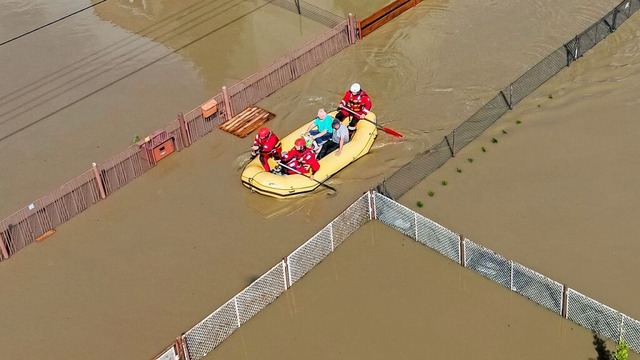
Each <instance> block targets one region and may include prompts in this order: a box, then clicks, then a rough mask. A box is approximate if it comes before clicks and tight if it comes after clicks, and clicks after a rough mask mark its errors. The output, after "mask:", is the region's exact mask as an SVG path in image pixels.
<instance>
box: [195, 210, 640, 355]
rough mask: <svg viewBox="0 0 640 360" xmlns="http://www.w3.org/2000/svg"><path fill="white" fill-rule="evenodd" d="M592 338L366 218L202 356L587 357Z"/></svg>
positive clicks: (573, 325) (609, 345) (609, 344)
mask: <svg viewBox="0 0 640 360" xmlns="http://www.w3.org/2000/svg"><path fill="white" fill-rule="evenodd" d="M592 340H593V339H592V335H591V332H590V331H588V330H587V329H585V328H582V327H580V326H577V325H576V324H574V323H572V322H570V321H567V320H563V319H561V318H560V317H559V316H557V315H555V314H554V313H552V312H550V311H548V310H546V309H544V308H543V307H541V306H538V305H535V304H533V303H532V302H530V301H529V300H527V299H525V298H524V297H521V296H519V295H515V294H513V293H510V292H509V291H507V290H506V289H504V288H502V287H500V285H498V284H496V283H493V282H491V281H489V280H486V279H484V278H483V277H481V276H480V275H478V274H476V273H474V272H472V271H470V270H467V269H464V268H462V267H460V265H458V264H456V263H454V262H451V261H449V260H448V259H446V258H445V257H443V256H441V255H440V254H438V253H436V252H435V251H432V250H431V249H428V248H427V247H425V246H423V245H421V244H419V243H417V242H415V241H413V240H411V239H408V238H406V237H404V236H403V235H401V234H400V233H398V232H397V231H395V230H393V229H391V228H389V227H387V226H385V225H383V224H381V223H378V222H370V223H368V224H367V225H365V226H364V227H363V228H361V229H360V230H359V231H358V232H357V233H355V234H354V235H353V236H351V237H350V238H349V239H347V240H346V241H345V242H344V243H343V244H342V245H341V246H340V247H338V248H337V250H336V252H335V253H333V254H331V255H329V257H327V258H326V259H325V260H324V261H323V262H322V263H320V264H319V265H318V266H317V267H316V268H314V269H313V270H311V272H309V273H308V274H307V275H306V276H305V277H304V278H302V279H301V280H300V281H299V282H297V283H295V284H294V285H293V286H292V287H291V289H290V290H288V291H287V292H286V293H285V294H283V295H282V296H281V297H280V298H278V299H277V300H276V301H275V302H274V303H272V304H271V305H269V306H268V307H267V308H266V309H264V310H263V311H262V312H260V313H259V314H258V315H257V316H256V317H254V318H253V319H251V321H249V322H247V323H246V324H244V325H242V327H240V329H238V330H237V331H236V332H235V333H233V334H232V335H231V337H229V338H228V339H227V340H226V341H224V342H223V343H222V345H221V346H220V347H218V348H217V349H215V350H214V351H212V352H211V353H210V354H209V355H208V356H207V357H205V359H237V360H241V359H247V360H249V359H300V358H301V357H302V358H304V359H310V360H311V359H398V358H402V359H425V358H429V359H494V360H501V359H505V360H507V359H531V360H534V359H536V360H537V359H584V360H587V359H590V358H591V359H595V358H596V352H595V350H594V348H593V345H592V344H591V342H592ZM607 345H608V347H609V348H610V349H612V348H614V346H615V344H613V343H611V342H609V343H608V344H607ZM631 358H633V359H640V356H639V355H638V354H632V356H631Z"/></svg>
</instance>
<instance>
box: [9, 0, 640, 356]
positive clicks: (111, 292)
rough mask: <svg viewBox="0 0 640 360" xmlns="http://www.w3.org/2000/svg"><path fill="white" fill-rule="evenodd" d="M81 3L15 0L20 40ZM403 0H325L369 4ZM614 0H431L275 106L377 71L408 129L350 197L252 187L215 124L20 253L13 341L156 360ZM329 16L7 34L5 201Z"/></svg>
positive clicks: (18, 346)
mask: <svg viewBox="0 0 640 360" xmlns="http://www.w3.org/2000/svg"><path fill="white" fill-rule="evenodd" d="M64 3H65V5H59V4H57V5H56V6H53V5H51V4H50V3H48V2H44V1H41V2H38V1H35V2H30V3H29V4H28V5H25V4H24V3H22V2H4V3H3V4H2V5H0V8H1V9H3V11H0V30H1V34H2V39H10V38H12V37H15V36H18V35H20V34H21V33H24V32H25V31H29V30H30V29H33V28H35V27H37V26H39V25H41V24H44V23H47V22H50V21H53V20H55V19H56V18H59V17H61V16H64V15H66V14H69V13H71V12H73V11H75V10H77V9H79V8H82V7H84V6H88V5H90V3H88V2H83V3H80V4H78V2H74V3H72V2H70V1H69V2H64ZM352 3H353V4H352ZM386 3H387V1H379V2H378V1H371V2H356V1H350V2H342V1H340V2H335V3H334V2H333V1H318V2H314V3H313V4H314V5H316V6H318V7H321V8H324V9H326V10H329V11H332V12H334V13H337V14H344V13H345V12H354V13H356V14H357V13H358V11H363V12H366V11H367V10H368V13H371V12H373V11H375V10H376V9H377V8H379V7H381V6H384V5H385V4H386ZM145 4H146V5H145ZM614 4H617V2H616V1H610V2H609V1H593V0H572V1H565V2H562V3H557V2H552V1H518V0H511V1H508V2H495V1H491V0H483V1H480V2H476V3H473V4H469V3H468V2H465V1H462V0H453V1H426V2H423V3H421V4H420V5H419V6H418V7H417V8H415V9H413V10H411V11H410V12H408V13H406V14H404V15H403V16H401V17H399V18H397V19H395V20H394V21H393V22H392V23H390V24H388V25H386V26H384V27H382V28H381V29H379V30H377V31H376V32H374V33H373V34H372V35H370V36H368V37H367V38H365V39H364V40H363V41H361V42H359V43H358V44H356V45H354V46H352V47H350V48H348V49H346V50H344V51H343V52H342V53H340V54H338V55H337V56H335V57H334V58H332V59H329V60H328V61H327V62H326V63H324V64H322V65H321V66H320V67H318V68H317V69H314V70H313V71H311V72H310V73H308V74H306V75H304V76H303V77H302V78H300V79H299V80H298V81H296V82H295V83H293V84H290V85H289V86H287V87H286V88H284V89H282V90H281V91H278V92H277V93H276V94H274V95H272V96H271V97H270V98H268V99H266V100H264V101H263V102H261V103H260V104H259V106H261V107H263V108H265V109H267V110H269V111H271V112H273V113H275V114H276V115H277V117H276V118H275V119H274V120H272V121H271V122H270V126H271V127H272V128H273V129H274V130H276V131H277V132H278V133H279V134H286V133H288V132H289V131H292V130H293V129H295V128H297V127H298V126H299V124H300V122H302V121H307V120H308V119H309V118H310V117H312V116H313V114H315V111H316V110H317V108H318V107H320V106H322V107H327V108H330V107H332V106H335V104H336V102H337V101H338V99H339V98H340V96H341V95H342V93H343V92H344V91H345V90H346V88H347V87H348V85H349V84H350V83H351V82H352V81H356V80H357V81H359V82H361V83H362V84H363V87H364V88H365V89H366V90H367V92H369V93H370V94H371V96H372V98H373V101H374V107H373V110H374V111H375V112H376V113H377V114H378V116H379V120H380V121H381V122H382V123H383V124H385V125H386V126H389V127H391V128H393V129H394V130H397V131H399V132H401V133H403V134H404V135H405V137H404V138H403V139H402V140H401V141H398V140H395V139H392V138H390V137H389V136H387V135H385V134H381V135H380V136H379V138H378V139H377V140H376V143H375V144H374V149H373V151H372V153H371V154H370V155H368V156H367V157H364V158H362V159H361V160H359V161H358V162H357V163H355V164H353V165H352V166H350V167H349V168H348V169H346V170H344V171H342V172H341V173H340V174H338V176H336V177H335V178H334V179H331V180H330V182H329V183H330V184H331V185H332V186H334V187H336V188H337V189H338V194H337V195H334V196H329V195H328V194H327V192H325V191H319V192H317V193H316V194H313V195H312V196H309V197H305V198H297V199H291V200H285V201H280V200H274V199H271V198H266V197H263V196H260V195H257V194H251V193H250V192H249V191H247V190H246V189H245V188H244V187H243V186H242V185H241V184H240V180H239V171H240V169H239V164H240V163H241V162H242V161H243V160H244V159H245V158H246V156H247V152H248V147H249V140H247V139H238V138H235V137H234V136H231V135H229V134H227V133H222V132H217V131H216V132H214V133H212V134H210V135H208V136H207V137H205V138H204V139H202V140H200V141H198V142H197V143H195V144H194V145H193V146H192V147H190V148H189V149H187V150H186V151H182V152H180V153H178V154H174V155H172V156H170V157H168V158H166V159H165V160H163V161H162V163H161V164H160V166H158V167H156V168H154V169H152V170H151V171H150V172H149V173H147V174H145V175H144V176H142V177H141V178H140V179H138V180H136V181H134V182H133V183H132V184H130V185H128V186H126V187H125V188H123V189H121V190H119V191H117V192H116V193H114V194H113V195H111V196H110V198H109V199H108V200H107V201H104V202H102V203H101V204H99V205H97V206H95V207H93V208H91V209H89V210H88V211H86V212H84V213H83V214H81V215H80V216H78V217H76V218H74V219H73V220H72V221H70V222H68V223H67V224H64V225H62V226H60V227H59V228H58V229H57V233H56V234H55V235H54V236H53V237H51V238H49V239H48V240H47V241H45V242H44V243H40V244H34V245H31V246H29V247H27V248H26V249H25V250H22V251H21V252H19V253H18V254H17V255H16V256H14V257H13V258H12V259H11V260H10V261H7V262H4V263H3V264H2V266H1V267H2V269H0V270H2V271H0V282H1V283H2V284H3V290H4V291H3V294H5V295H3V296H1V297H0V304H1V305H2V307H3V308H4V309H11V311H10V312H4V313H2V314H0V323H2V324H5V326H3V327H2V328H0V337H2V338H3V339H6V341H10V342H11V344H13V346H11V347H9V348H6V349H5V348H3V351H4V352H5V354H7V356H14V357H17V358H21V357H22V358H25V357H26V358H32V359H38V358H68V353H67V349H69V348H70V347H73V348H74V350H77V351H75V352H74V354H76V355H77V358H91V359H101V358H111V357H112V356H111V354H112V353H114V352H116V351H117V352H118V354H119V355H120V356H122V357H123V358H132V359H144V358H150V357H151V356H153V355H154V354H155V353H157V352H158V351H160V350H161V349H162V347H164V346H166V345H168V344H169V343H170V342H171V341H173V339H175V337H176V336H178V335H179V334H180V333H182V332H184V331H186V330H188V329H189V328H190V327H191V326H193V325H194V324H196V323H197V322H198V321H200V320H202V319H203V318H204V317H205V316H206V315H207V314H209V313H210V312H211V311H213V310H214V309H215V308H217V307H218V306H220V305H221V304H223V303H224V302H225V301H226V300H228V299H229V298H231V297H232V296H233V295H234V294H236V293H237V292H238V291H240V290H241V289H242V288H244V287H245V286H246V285H247V284H249V283H250V282H251V281H252V280H253V279H255V278H256V277H257V276H259V275H261V274H262V273H264V271H266V270H267V269H269V268H270V267H271V266H272V265H273V264H275V263H276V262H277V261H279V260H280V259H282V257H284V256H286V255H287V254H289V253H290V252H291V251H292V250H293V249H295V248H296V247H297V246H299V245H300V244H301V243H303V242H304V241H305V240H306V239H308V238H309V237H310V236H312V235H313V234H314V233H316V232H317V231H318V230H320V229H321V228H322V227H323V226H324V225H325V224H326V223H328V222H329V221H330V220H331V219H332V218H334V217H335V216H336V215H337V214H338V213H340V212H341V211H342V210H343V209H345V208H346V206H348V205H349V204H350V203H351V202H353V200H355V198H357V197H358V196H359V195H360V194H362V193H363V192H364V191H366V189H368V188H369V187H371V186H373V185H375V184H377V183H378V182H380V181H381V180H382V179H383V178H384V177H385V176H388V175H389V174H391V173H392V172H393V171H395V169H397V168H398V167H400V166H401V165H403V164H404V163H405V162H406V161H408V160H409V159H410V158H412V157H413V156H414V155H415V154H417V153H419V152H420V151H423V150H425V149H427V148H429V147H430V146H431V145H432V144H433V143H435V142H439V141H440V140H441V139H442V136H444V135H445V134H446V133H448V132H449V131H450V130H451V129H452V128H454V127H455V126H457V125H458V124H459V123H461V122H462V121H464V120H465V119H466V118H467V117H468V116H469V115H470V114H472V113H473V112H475V110H477V108H479V107H480V106H481V105H482V104H483V103H484V101H486V100H488V99H490V98H491V97H493V96H494V95H495V92H496V90H497V89H500V88H502V87H504V86H506V85H508V84H509V83H510V82H511V81H513V80H514V79H515V78H517V77H518V76H519V75H520V74H521V73H523V72H524V71H525V70H526V69H527V68H529V67H530V66H532V65H534V64H535V63H536V62H537V61H539V60H540V59H541V58H543V57H544V56H546V54H547V53H548V52H549V51H551V50H552V49H555V48H557V47H559V46H560V45H561V44H562V43H563V42H565V41H566V40H567V39H569V38H571V37H572V36H574V35H575V34H576V33H578V32H580V31H582V30H583V29H584V28H585V27H586V26H588V25H589V24H591V23H592V22H593V21H594V20H595V19H597V18H599V17H601V16H602V15H603V14H604V13H606V12H607V11H608V10H610V9H611V8H612V7H613V5H614ZM352 7H353V8H355V9H356V10H353V11H351V10H349V9H351V8H352ZM213 9H217V10H213ZM218 13H221V15H217V14H218ZM368 13H367V15H368ZM214 14H216V15H214ZM213 16H218V17H216V18H215V19H214V18H213ZM21 19H22V20H21ZM24 19H29V20H30V22H33V23H32V24H30V23H29V22H27V21H23V20H24ZM287 19H291V20H292V21H287ZM222 24H227V25H225V26H222ZM265 28H268V29H269V31H266V30H265ZM232 30H233V31H232ZM325 30H326V28H325V27H323V26H321V25H319V24H317V23H315V22H313V21H312V20H309V19H301V18H298V17H297V16H295V15H294V14H292V13H290V12H287V11H286V10H283V9H281V8H278V7H275V6H273V5H265V4H264V3H263V2H259V1H236V2H224V1H204V2H196V1H184V2H170V1H154V2H150V1H149V2H143V1H133V2H130V1H107V2H104V3H99V4H98V5H96V6H95V7H94V8H93V10H92V11H85V12H82V13H79V14H77V15H74V16H73V17H70V18H68V21H67V20H65V21H61V22H58V23H56V24H54V25H51V26H48V27H46V28H44V29H43V30H40V31H37V32H35V33H33V34H31V35H28V36H25V37H23V38H20V39H19V40H16V41H13V42H10V43H7V44H6V45H3V46H0V59H1V60H2V63H3V64H6V66H3V67H2V68H1V69H0V74H1V75H2V79H6V81H4V82H2V84H0V96H1V97H0V121H1V122H2V124H0V153H2V154H3V155H2V157H0V162H1V165H2V166H3V168H4V169H10V170H9V171H4V172H2V174H0V197H2V199H3V201H2V203H1V204H0V207H1V209H0V210H2V211H4V212H5V213H6V214H8V213H9V212H11V211H13V210H15V209H17V208H18V207H19V206H23V205H25V204H26V203H28V202H29V201H30V200H32V199H33V198H36V197H38V196H40V195H41V194H43V193H44V192H46V191H47V190H48V189H51V188H54V187H56V186H58V185H60V184H62V183H63V182H64V181H65V180H67V179H70V178H72V177H74V176H76V175H77V174H78V173H80V172H81V171H83V170H85V169H87V168H88V165H89V164H90V162H91V161H100V160H101V159H103V158H105V157H108V156H110V155H113V154H115V153H117V152H118V151H119V150H121V149H122V148H124V147H125V146H127V145H128V144H129V143H130V142H131V139H132V138H133V136H134V135H144V134H147V133H150V132H151V131H153V130H156V129H157V128H158V127H159V126H161V125H164V124H166V123H168V122H169V121H170V120H172V119H173V117H174V114H176V113H177V112H179V111H185V110H189V109H192V108H194V107H196V106H198V105H199V104H200V103H201V102H203V101H204V100H206V99H207V98H209V97H210V96H212V95H213V94H215V93H217V92H218V91H219V87H220V86H222V85H225V84H226V85H229V84H230V83H233V82H235V81H237V80H238V79H241V78H243V77H245V76H246V75H249V74H250V73H252V72H253V71H254V70H256V68H258V67H261V66H265V65H267V64H269V63H270V62H272V61H273V60H275V59H277V58H278V57H280V56H282V55H283V54H284V53H286V52H287V51H288V50H289V49H290V48H293V47H296V46H297V44H302V43H304V42H306V41H308V40H309V39H311V38H313V37H314V36H317V35H318V34H320V33H321V32H323V31H325ZM620 33H622V30H620ZM273 34H277V35H278V36H273ZM632 38H633V36H628V40H624V41H622V40H621V41H620V44H624V43H625V41H626V42H627V43H633V39H632ZM625 39H627V38H625ZM221 45H225V46H221ZM633 46H635V45H633ZM633 46H631V47H629V48H624V47H623V48H624V50H623V51H622V52H621V54H622V55H619V56H617V57H616V58H614V59H615V63H616V64H618V65H620V66H617V67H615V66H614V67H610V66H608V65H603V66H601V67H599V68H598V71H599V72H600V71H602V75H601V76H602V78H604V79H606V78H608V77H609V76H612V74H614V75H615V74H626V73H624V71H628V70H629V69H633V68H635V67H636V66H635V65H636V64H637V62H636V60H635V57H633V56H631V55H632V54H633V53H634V51H635V50H634V47H633ZM585 59H588V57H586V58H585ZM628 63H629V64H632V65H631V66H629V67H626V68H625V67H623V66H622V65H624V64H628ZM618 68H619V69H622V70H615V69H618ZM614 70H615V71H616V72H613V71H614ZM610 71H611V72H610ZM617 71H623V73H619V72H617ZM615 76H617V75H615ZM580 79H581V78H580V77H576V83H578V84H579V83H580V81H581V80H580ZM610 85H611V84H610V83H608V82H598V81H593V82H592V83H590V88H591V89H592V91H593V92H594V93H601V92H604V91H608V89H609V88H610ZM621 91H622V90H621ZM629 101H631V100H629ZM567 106H569V104H567ZM596 111H597V110H596ZM487 213H488V212H487ZM439 220H441V219H439ZM451 222H452V224H446V225H449V226H450V227H451V228H452V229H454V230H456V231H457V229H456V226H454V225H456V224H458V222H457V218H456V217H451ZM454 223H455V224H454ZM463 231H465V232H466V228H464V229H463ZM494 231H495V228H494ZM483 235H484V233H480V232H478V236H483ZM469 237H471V238H472V239H473V240H477V239H476V236H475V232H474V233H472V232H469ZM523 256H524V255H523ZM585 256H586V255H585ZM584 259H585V261H584V263H593V262H594V261H595V259H593V258H589V257H585V258H584ZM523 263H525V264H527V265H529V264H531V267H532V268H534V269H536V270H538V268H537V267H536V266H534V265H536V264H532V263H531V262H525V261H523ZM621 271H622V270H621ZM548 275H550V276H552V277H554V278H558V277H557V276H554V275H557V273H551V274H548ZM319 276H321V275H319ZM608 279H609V278H608V277H607V278H606V279H602V280H601V283H604V282H608ZM418 280H419V278H418ZM558 280H562V279H561V278H558ZM446 284H447V283H446V282H444V281H443V282H442V283H439V284H438V285H433V287H434V288H438V287H440V286H447V285H446ZM371 286H373V285H371ZM489 286H491V285H489ZM487 291H490V296H494V295H493V291H491V290H487ZM497 291H504V290H503V289H499V290H497ZM501 294H503V293H501ZM501 294H497V292H496V294H495V296H496V297H499V296H503V295H501ZM408 296H409V295H408ZM488 296H489V295H488ZM512 296H516V295H512ZM518 299H519V297H518ZM416 300H417V299H416ZM496 301H498V300H496ZM518 301H519V300H518ZM614 305H615V304H614ZM281 306H282V305H281ZM525 306H528V305H525ZM557 321H560V320H557ZM250 323H251V322H250ZM327 326H329V324H327ZM352 326H355V324H352ZM61 329H62V330H64V331H60V330H61ZM327 329H328V328H325V331H326V330H327ZM523 329H524V328H523ZM36 330H37V331H36ZM525 333H527V334H529V336H530V337H531V339H538V336H543V335H540V334H543V333H544V332H542V331H538V332H536V331H533V330H532V331H531V332H530V333H528V332H526V331H525V330H523V332H522V334H525ZM132 339H135V341H132ZM522 339H526V336H525V335H523V338H522ZM585 341H586V342H587V343H588V342H589V339H588V338H587V339H586V340H585ZM532 342H534V340H532ZM580 342H581V341H580ZM77 344H82V346H78V345H77ZM123 344H126V346H123ZM585 346H586V347H587V348H588V345H585ZM109 349H112V350H113V351H111V350H109ZM585 351H586V350H585Z"/></svg>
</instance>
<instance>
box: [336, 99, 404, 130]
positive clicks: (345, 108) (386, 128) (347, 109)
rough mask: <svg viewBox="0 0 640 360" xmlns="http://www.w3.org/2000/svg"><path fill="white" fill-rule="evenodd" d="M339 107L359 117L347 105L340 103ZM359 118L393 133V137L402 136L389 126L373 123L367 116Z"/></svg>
mask: <svg viewBox="0 0 640 360" xmlns="http://www.w3.org/2000/svg"><path fill="white" fill-rule="evenodd" d="M340 109H343V110H345V111H348V112H350V113H351V114H353V115H354V116H357V117H358V119H360V114H358V113H356V112H355V111H353V110H351V109H349V108H347V107H344V106H342V105H340ZM360 120H364V121H368V122H370V123H372V124H373V125H375V126H376V127H377V128H378V129H380V130H382V131H384V132H386V133H387V134H390V135H393V136H395V137H402V134H400V133H399V132H397V131H395V130H393V129H390V128H388V127H385V126H382V125H378V124H377V123H375V122H373V121H371V120H369V119H367V118H362V119H360Z"/></svg>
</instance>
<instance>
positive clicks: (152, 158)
mask: <svg viewBox="0 0 640 360" xmlns="http://www.w3.org/2000/svg"><path fill="white" fill-rule="evenodd" d="M140 147H141V148H143V149H144V150H146V151H142V152H141V154H142V157H143V158H144V159H145V160H148V161H149V162H151V163H154V164H155V163H157V162H158V161H160V160H162V159H164V158H165V157H167V156H169V155H170V154H172V153H173V152H174V151H175V150H176V146H175V139H174V138H173V136H171V137H170V136H169V135H168V134H167V132H166V131H157V132H155V133H153V134H151V135H149V136H147V137H146V138H145V139H144V143H143V144H142V145H140Z"/></svg>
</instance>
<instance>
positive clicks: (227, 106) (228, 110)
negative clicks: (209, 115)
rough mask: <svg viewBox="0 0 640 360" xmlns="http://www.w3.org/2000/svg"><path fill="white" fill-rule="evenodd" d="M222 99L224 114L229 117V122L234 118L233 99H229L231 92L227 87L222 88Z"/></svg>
mask: <svg viewBox="0 0 640 360" xmlns="http://www.w3.org/2000/svg"><path fill="white" fill-rule="evenodd" d="M222 98H223V99H224V112H225V113H226V115H227V121H229V120H230V119H231V118H233V110H232V109H231V99H230V98H229V92H228V91H227V87H226V86H223V87H222Z"/></svg>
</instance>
